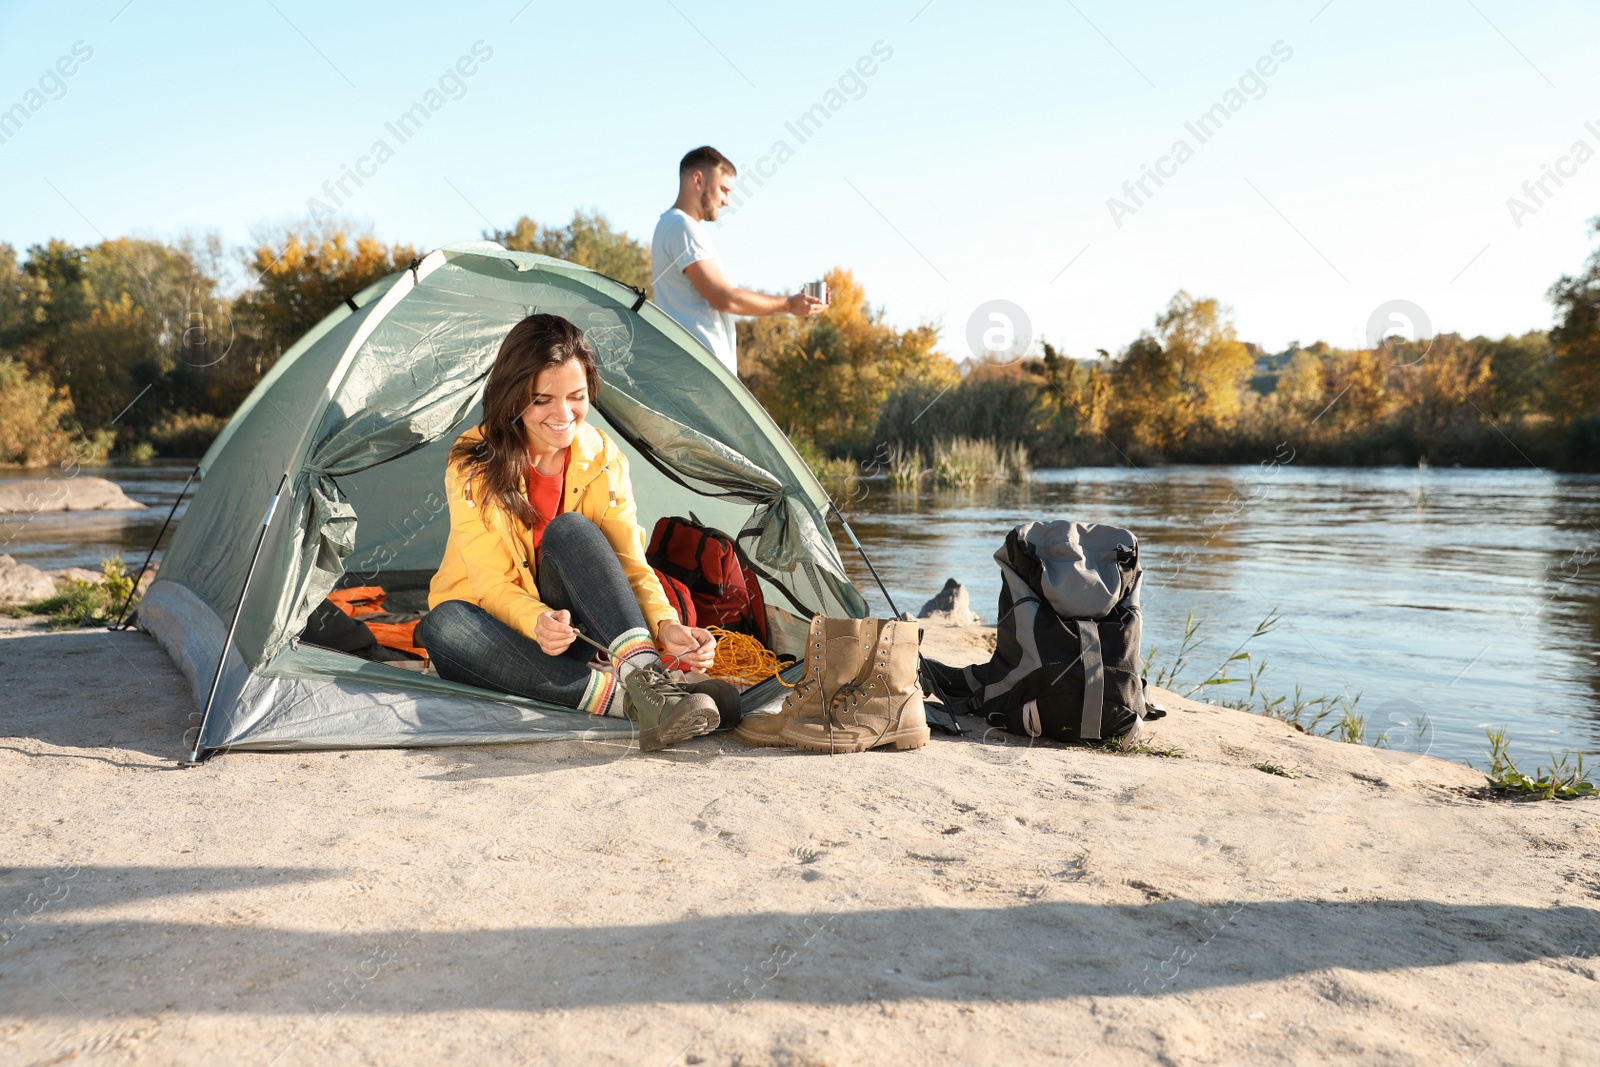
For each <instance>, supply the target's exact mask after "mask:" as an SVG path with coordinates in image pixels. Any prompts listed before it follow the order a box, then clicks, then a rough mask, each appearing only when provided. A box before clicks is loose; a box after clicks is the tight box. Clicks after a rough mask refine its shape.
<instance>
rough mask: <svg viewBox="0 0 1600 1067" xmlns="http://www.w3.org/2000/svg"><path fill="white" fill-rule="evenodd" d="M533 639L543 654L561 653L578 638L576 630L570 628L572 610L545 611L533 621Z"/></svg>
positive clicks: (556, 654) (557, 654) (555, 654)
mask: <svg viewBox="0 0 1600 1067" xmlns="http://www.w3.org/2000/svg"><path fill="white" fill-rule="evenodd" d="M533 639H534V640H535V641H537V642H539V651H541V652H543V653H544V654H545V655H547V656H559V655H561V653H563V652H565V651H566V650H567V649H569V648H571V647H572V642H574V641H576V640H577V639H578V631H577V630H574V629H573V628H572V612H570V611H547V612H545V613H544V614H543V615H540V616H539V617H538V618H537V619H535V620H534V623H533Z"/></svg>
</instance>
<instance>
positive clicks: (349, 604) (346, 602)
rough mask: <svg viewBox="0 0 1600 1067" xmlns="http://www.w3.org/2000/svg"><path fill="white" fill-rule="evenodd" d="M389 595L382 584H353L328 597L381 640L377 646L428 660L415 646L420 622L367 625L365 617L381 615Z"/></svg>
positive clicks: (424, 651) (422, 650)
mask: <svg viewBox="0 0 1600 1067" xmlns="http://www.w3.org/2000/svg"><path fill="white" fill-rule="evenodd" d="M388 595H389V594H388V593H386V592H384V590H383V586H381V585H354V586H351V587H350V588H349V589H335V590H334V591H333V592H331V593H329V594H328V600H329V601H330V602H332V603H333V605H334V606H335V607H337V608H338V609H339V610H340V611H342V612H344V613H345V614H346V615H348V616H350V617H351V618H352V619H356V620H358V621H360V622H362V623H363V624H364V625H365V626H366V628H367V629H369V630H371V631H372V636H373V637H376V638H377V639H378V644H380V645H382V646H384V647H385V648H392V649H394V650H395V651H397V652H405V653H408V654H410V655H413V656H416V657H417V658H418V659H426V658H427V657H428V653H427V650H426V649H422V648H418V647H417V644H416V640H417V639H416V634H417V623H418V622H420V621H421V620H420V619H414V620H412V621H411V622H367V621H366V620H365V619H364V618H362V616H364V615H382V614H383V613H384V608H383V602H384V599H385V598H386V597H388Z"/></svg>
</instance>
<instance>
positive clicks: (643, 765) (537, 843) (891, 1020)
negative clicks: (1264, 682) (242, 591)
mask: <svg viewBox="0 0 1600 1067" xmlns="http://www.w3.org/2000/svg"><path fill="white" fill-rule="evenodd" d="M7 625H8V627H9V628H8V630H7V631H6V637H5V638H4V639H0V686H3V691H4V698H3V700H4V707H5V711H4V715H3V724H4V731H3V732H4V734H5V740H4V741H3V743H0V781H3V782H4V786H3V790H4V799H5V810H6V813H7V818H6V825H7V833H6V834H5V835H4V839H3V842H0V869H3V874H0V886H3V890H4V897H3V904H4V914H5V915H6V916H7V917H8V918H7V919H6V925H5V933H6V934H7V935H8V937H7V939H6V941H5V942H4V943H3V944H0V1062H5V1063H8V1064H11V1063H14V1064H41V1065H42V1064H64V1063H95V1062H106V1063H116V1062H130V1063H196V1064H200V1063H217V1062H228V1063H232V1064H238V1065H268V1064H278V1065H289V1064H297V1063H415V1062H432V1061H442V1060H455V1061H471V1062H485V1063H628V1064H634V1063H647V1064H661V1065H663V1067H665V1065H668V1064H673V1063H686V1064H702V1063H706V1064H740V1065H753V1064H782V1065H801V1064H819V1065H820V1064H830V1065H833V1064H861V1063H868V1064H876V1063H883V1064H903V1063H956V1062H1008V1063H1079V1064H1094V1063H1101V1064H1134V1063H1141V1064H1142V1063H1164V1064H1234V1063H1393V1064H1425V1063H1426V1064H1434V1063H1455V1064H1463V1065H1466V1064H1473V1065H1489V1064H1521V1063H1531V1062H1538V1063H1548V1064H1584V1063H1593V1062H1596V1061H1597V1060H1600V1037H1597V1036H1596V1033H1595V1025H1596V1020H1597V1019H1600V834H1597V829H1600V801H1595V800H1586V801H1575V802H1570V803H1521V804H1517V803H1508V802H1503V801H1495V800H1490V799H1486V798H1484V797H1483V796H1482V795H1481V794H1480V792H1479V790H1480V788H1481V786H1482V785H1483V783H1484V778H1483V775H1482V774H1480V773H1478V772H1476V771H1474V770H1472V769H1470V768H1467V767H1464V766H1459V765H1456V764H1452V763H1445V762H1442V761H1439V760H1436V759H1433V758H1430V757H1426V756H1423V755H1420V754H1418V753H1416V752H1412V751H1407V750H1406V749H1405V748H1403V747H1400V748H1396V749H1394V750H1376V749H1372V748H1362V747H1357V746H1353V745H1345V744H1339V743H1336V742H1333V741H1329V740H1324V739H1321V738H1316V737H1309V736H1306V735H1303V734H1299V733H1296V732H1294V731H1293V730H1291V729H1289V728H1288V727H1285V726H1283V725H1282V724H1280V723H1277V722H1274V721H1271V720H1267V719H1263V718H1260V717H1256V716H1252V715H1248V714H1244V713H1241V712H1236V711H1230V710H1226V709H1222V708H1216V707H1210V706H1206V705H1201V704H1195V703H1191V702H1188V701H1183V700H1180V699H1178V698H1175V697H1166V698H1165V699H1166V700H1167V703H1168V704H1169V706H1170V707H1171V708H1172V711H1171V714H1169V716H1168V717H1167V718H1166V719H1164V720H1162V721H1160V722H1158V723H1156V724H1154V727H1155V729H1154V731H1153V733H1154V736H1153V737H1152V738H1150V739H1149V741H1150V747H1151V748H1153V749H1155V750H1159V751H1167V752H1169V753H1172V750H1176V753H1181V756H1179V755H1177V754H1176V753H1172V754H1168V755H1154V754H1149V753H1143V754H1139V753H1128V754H1118V753H1111V752H1104V751H1096V750H1091V749H1086V748H1078V747H1070V748H1069V747H1064V746H1057V745H1052V744H1035V745H1033V746H1031V747H1030V746H1028V745H1026V744H1025V743H1021V744H1019V743H1017V741H1018V740H1019V739H1015V738H1011V739H1004V738H1000V737H987V738H986V737H984V736H982V735H981V734H980V733H978V732H975V733H974V734H973V735H972V736H971V737H969V738H963V739H951V738H944V737H940V736H938V735H937V734H936V735H935V739H934V741H933V743H932V744H930V745H929V746H927V747H926V748H924V749H921V750H917V751H912V752H901V753H868V754H865V755H858V756H837V757H827V756H822V755H815V754H803V753H799V752H795V751H792V750H755V749H748V748H745V747H742V746H740V745H739V744H737V743H736V742H734V741H732V740H731V739H729V738H727V737H725V736H722V735H716V736H713V737H709V738H703V739H700V740H698V741H695V742H693V743H690V744H686V745H683V746H681V747H680V748H677V749H674V750H670V751H667V752H663V753H658V754H653V755H649V756H643V755H640V754H639V753H638V752H636V751H628V750H625V749H622V748H620V747H616V746H602V745H588V744H573V743H557V744H543V745H520V746H497V747H485V748H448V749H433V750H369V751H355V752H319V753H311V754H237V753H236V754H229V755H224V756H221V757H219V758H216V759H213V760H212V761H210V762H209V763H207V764H205V765H203V766H201V767H199V768H197V769H191V770H182V769H178V768H177V766H176V757H177V756H178V754H179V748H180V744H181V741H180V738H181V734H182V731H183V728H184V726H185V724H186V721H187V718H188V715H189V714H190V712H191V710H192V703H191V698H190V694H189V692H188V690H187V687H186V686H185V684H184V682H183V679H182V677H181V675H180V674H179V673H178V672H177V671H176V670H175V669H174V668H173V666H172V665H171V663H170V662H169V661H168V660H167V657H166V655H165V654H164V653H163V652H162V651H161V649H160V648H159V647H157V646H156V645H155V643H154V642H153V641H151V640H150V639H149V638H148V637H146V636H145V635H143V634H140V633H138V632H128V633H108V632H105V631H94V630H82V631H75V632H67V633H56V634H47V633H42V632H39V631H38V630H36V629H31V628H29V627H27V625H26V624H25V623H22V622H17V621H10V622H8V623H7ZM984 636H985V635H984V632H983V631H981V630H979V629H977V628H960V627H946V628H942V629H939V628H936V629H935V630H934V631H933V632H931V633H930V635H929V638H928V646H927V647H928V650H929V651H930V652H931V653H933V654H935V655H937V656H939V657H940V658H943V659H946V660H950V661H954V662H966V661H971V660H974V659H977V658H980V657H982V656H983V655H984V652H983V650H982V645H983V643H984ZM969 721H971V720H969ZM1255 764H1272V765H1275V766H1277V767H1278V768H1280V769H1281V770H1282V771H1283V772H1284V775H1287V776H1283V775H1279V774H1274V773H1267V772H1264V771H1262V770H1260V769H1257V768H1256V767H1255V766H1254V765H1255Z"/></svg>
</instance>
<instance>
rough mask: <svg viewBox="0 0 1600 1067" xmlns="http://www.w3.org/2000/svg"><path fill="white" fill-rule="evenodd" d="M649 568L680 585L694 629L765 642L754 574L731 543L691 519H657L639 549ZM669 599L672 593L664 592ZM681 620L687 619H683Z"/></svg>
mask: <svg viewBox="0 0 1600 1067" xmlns="http://www.w3.org/2000/svg"><path fill="white" fill-rule="evenodd" d="M645 559H646V560H648V561H649V563H650V566H652V567H654V568H655V569H656V570H657V571H658V572H660V573H661V574H663V575H665V576H666V577H667V578H669V579H675V580H676V581H678V582H681V583H683V585H684V586H685V587H687V589H688V591H689V597H690V599H691V600H692V601H693V602H694V615H695V618H696V619H697V620H698V621H697V623H695V625H699V626H720V627H722V628H723V629H724V630H734V631H737V632H739V633H746V634H751V635H753V636H755V637H756V638H757V639H758V640H759V641H760V642H761V643H762V644H766V643H767V607H766V603H765V602H764V601H763V600H762V599H761V586H760V585H759V584H758V583H757V581H756V574H755V571H754V570H752V569H751V567H750V564H749V563H748V562H746V561H745V558H744V553H742V552H740V551H739V546H737V545H736V544H734V543H733V539H732V538H731V537H729V536H728V535H727V534H725V533H723V532H721V531H720V530H712V529H708V528H707V527H705V526H702V525H700V524H699V523H698V522H695V521H694V520H692V519H682V518H676V517H673V518H662V519H661V520H660V521H658V522H657V523H656V528H655V531H654V532H653V533H651V535H650V546H649V548H648V549H646V550H645ZM667 596H668V598H669V599H671V597H672V593H671V592H670V591H669V592H668V594H667ZM686 621H687V620H686Z"/></svg>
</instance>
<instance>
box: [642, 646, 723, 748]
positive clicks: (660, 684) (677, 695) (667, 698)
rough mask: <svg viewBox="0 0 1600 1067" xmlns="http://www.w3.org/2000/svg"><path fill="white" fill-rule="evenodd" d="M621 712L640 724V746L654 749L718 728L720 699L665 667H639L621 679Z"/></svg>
mask: <svg viewBox="0 0 1600 1067" xmlns="http://www.w3.org/2000/svg"><path fill="white" fill-rule="evenodd" d="M622 694H623V695H622V712H623V714H624V715H626V716H627V717H628V718H630V719H632V720H634V721H635V722H637V723H638V724H639V750H640V751H641V752H655V751H657V750H659V749H663V748H666V747H667V746H668V745H675V744H677V743H678V742H679V741H687V740H688V739H689V738H691V737H699V736H700V735H701V734H709V733H710V732H711V731H712V730H715V729H716V728H717V723H718V721H720V720H719V716H718V714H717V702H716V701H715V700H714V699H713V698H712V697H711V696H710V695H709V694H707V693H695V692H690V691H689V689H688V688H687V687H686V686H685V685H684V684H683V683H682V682H680V681H676V680H674V679H673V678H671V677H669V676H668V674H667V672H666V669H665V668H663V667H660V666H656V665H651V666H648V667H636V668H634V669H633V670H630V671H629V672H628V675H627V677H626V678H624V679H623V680H622Z"/></svg>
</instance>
